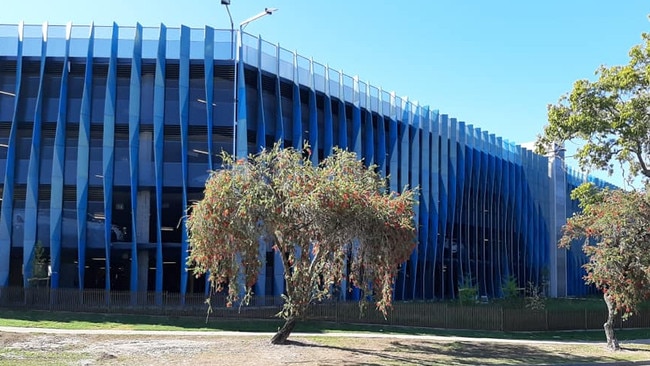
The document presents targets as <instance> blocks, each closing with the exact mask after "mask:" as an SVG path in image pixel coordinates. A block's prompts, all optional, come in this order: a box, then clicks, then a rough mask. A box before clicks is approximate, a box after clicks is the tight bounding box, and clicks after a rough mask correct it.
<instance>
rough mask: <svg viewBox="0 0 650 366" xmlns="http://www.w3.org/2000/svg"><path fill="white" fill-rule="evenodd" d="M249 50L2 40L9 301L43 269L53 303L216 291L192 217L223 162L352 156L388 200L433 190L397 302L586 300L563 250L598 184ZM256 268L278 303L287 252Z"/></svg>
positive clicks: (2, 214) (4, 36)
mask: <svg viewBox="0 0 650 366" xmlns="http://www.w3.org/2000/svg"><path fill="white" fill-rule="evenodd" d="M235 38H238V37H234V34H233V32H232V31H231V30H216V29H213V28H211V27H205V28H204V29H191V28H188V27H180V28H168V27H165V26H164V25H161V26H160V27H155V28H147V27H142V26H140V25H136V26H135V27H122V26H118V25H116V24H114V25H113V26H107V27H106V26H92V25H91V26H85V25H84V26H79V25H74V26H72V25H67V26H56V25H47V24H45V25H43V26H40V25H39V26H33V25H23V24H18V25H2V26H0V184H2V186H1V187H0V188H1V189H2V201H1V205H2V208H1V211H0V288H1V287H8V286H16V287H23V286H24V287H27V286H30V283H31V282H30V279H32V278H33V277H34V276H35V274H34V268H35V267H34V261H35V260H36V261H42V260H43V259H44V258H45V260H46V261H48V262H49V265H50V271H49V276H48V279H49V281H48V284H49V286H51V287H52V288H100V289H106V290H115V291H118V290H123V291H132V292H140V291H149V292H156V293H161V292H176V293H181V294H186V293H194V292H203V291H204V290H205V280H204V279H195V278H193V277H192V276H188V272H187V271H186V264H185V263H186V257H187V249H188V246H187V232H186V229H185V225H184V215H185V212H186V207H188V205H190V204H191V202H193V201H195V200H199V199H201V197H202V192H203V187H204V182H205V180H206V178H207V177H208V172H209V171H210V170H214V169H220V168H221V167H220V162H219V158H218V154H219V152H220V151H221V150H225V151H228V152H232V151H233V148H234V147H236V149H235V152H236V154H237V156H245V155H246V154H248V153H255V152H257V151H259V150H260V149H261V148H262V147H264V146H270V145H272V144H273V143H274V142H275V141H282V142H283V143H284V145H285V146H294V147H297V148H300V147H301V146H302V144H303V141H308V142H309V144H310V145H311V146H312V150H313V154H312V155H311V156H312V158H313V159H314V161H317V160H318V159H322V158H323V157H325V156H327V155H328V154H330V153H331V151H332V148H333V147H335V146H340V147H342V148H346V149H349V150H352V151H355V152H356V153H357V154H358V156H359V157H361V158H363V159H364V160H365V162H367V163H368V164H370V163H373V164H376V165H377V166H378V169H379V170H380V171H381V172H382V174H385V175H386V176H388V177H389V182H390V187H391V189H393V190H399V189H401V187H404V186H405V185H409V186H412V187H413V186H419V187H420V189H421V198H420V203H419V205H418V207H417V222H418V228H419V234H418V235H419V244H418V246H417V250H416V251H414V252H413V254H412V256H411V258H410V260H409V261H408V262H407V263H406V264H405V265H404V266H403V269H402V271H401V272H400V276H399V278H398V281H397V284H396V297H397V299H434V298H435V299H443V298H453V297H454V296H457V294H458V286H459V285H458V284H459V283H460V282H461V280H462V279H463V278H472V279H473V281H474V282H475V283H476V284H478V287H479V293H480V295H481V296H488V297H498V296H500V295H501V283H503V281H504V280H505V279H506V278H508V277H509V276H514V277H515V278H516V279H517V282H518V285H519V286H522V287H523V286H524V285H525V284H526V283H527V282H529V281H532V282H534V283H536V284H540V285H541V284H547V291H548V292H549V293H550V294H551V295H560V296H561V295H566V294H570V295H576V294H582V293H585V292H586V291H588V289H587V288H586V287H585V286H584V285H583V280H582V278H581V277H582V269H581V268H580V266H581V264H582V263H583V261H584V257H583V256H582V255H581V254H580V249H579V248H577V246H576V248H574V249H573V250H572V251H569V252H567V251H565V250H558V249H557V248H556V244H555V243H556V242H557V239H558V235H559V232H560V228H561V226H562V224H563V223H564V222H565V220H566V217H567V216H568V215H570V214H571V213H572V212H574V211H575V210H576V209H577V207H576V206H575V202H571V201H570V199H569V197H568V193H569V192H570V190H571V189H572V188H573V187H575V186H577V185H578V184H580V183H581V182H582V181H584V179H586V177H584V176H582V175H580V174H578V173H575V172H572V171H571V170H567V169H566V167H565V166H564V164H563V161H562V160H561V159H560V158H558V157H557V156H552V157H544V156H540V155H536V154H534V153H533V152H532V151H530V150H528V149H525V148H522V147H521V146H520V145H516V144H514V143H511V142H509V141H506V140H504V139H502V138H501V137H497V136H495V135H493V134H490V133H488V132H487V131H483V130H481V129H480V128H478V127H476V126H473V125H470V124H466V123H464V122H462V121H458V120H457V119H456V118H452V117H449V116H447V115H445V114H441V113H439V112H438V111H437V110H434V109H432V108H429V107H428V106H425V105H420V104H418V103H413V102H411V101H409V100H407V99H405V98H400V97H399V96H396V95H394V94H392V93H387V92H385V91H384V90H382V89H380V88H377V87H375V86H372V85H369V84H367V83H365V82H363V81H361V80H359V79H358V78H355V77H350V76H348V75H345V74H343V73H340V72H338V71H336V70H333V69H331V68H329V67H326V66H324V65H323V64H321V63H318V62H315V61H312V60H310V59H307V58H305V57H303V56H301V55H298V54H296V53H293V52H290V51H287V50H285V49H283V48H280V47H279V46H276V45H274V44H271V43H268V42H266V41H264V40H262V39H261V38H257V37H253V36H251V35H249V34H245V33H244V34H242V37H241V43H239V42H236V43H238V44H240V45H241V46H239V45H238V46H235V43H234V42H233V40H234V39H235ZM459 112H461V113H462V111H459ZM235 116H236V117H235ZM560 155H561V154H560ZM594 181H596V183H598V184H599V185H604V184H605V183H604V182H601V181H597V180H594ZM38 248H43V250H42V251H41V250H40V249H38ZM37 249H38V250H37ZM37 252H38V253H37ZM38 255H40V256H41V257H40V258H39V257H38ZM260 255H261V256H262V257H263V258H264V259H265V261H264V265H263V268H262V271H261V276H260V279H259V281H258V283H257V285H256V289H255V292H256V293H257V294H266V295H278V294H281V293H282V292H283V287H284V282H283V277H282V272H281V270H282V268H281V265H280V263H279V261H277V260H275V255H276V254H274V253H273V252H272V251H271V249H270V248H267V247H266V246H265V245H261V246H260ZM35 257H37V258H35ZM347 296H353V295H347Z"/></svg>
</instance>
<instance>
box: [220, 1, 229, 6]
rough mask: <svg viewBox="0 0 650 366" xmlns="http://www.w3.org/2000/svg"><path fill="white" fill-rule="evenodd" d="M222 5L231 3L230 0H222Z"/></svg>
mask: <svg viewBox="0 0 650 366" xmlns="http://www.w3.org/2000/svg"><path fill="white" fill-rule="evenodd" d="M221 5H230V0H221Z"/></svg>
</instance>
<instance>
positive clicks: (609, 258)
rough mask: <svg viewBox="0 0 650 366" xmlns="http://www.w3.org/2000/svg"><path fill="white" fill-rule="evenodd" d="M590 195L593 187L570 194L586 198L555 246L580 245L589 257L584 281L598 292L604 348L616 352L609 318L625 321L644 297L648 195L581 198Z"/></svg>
mask: <svg viewBox="0 0 650 366" xmlns="http://www.w3.org/2000/svg"><path fill="white" fill-rule="evenodd" d="M590 191H591V192H593V193H595V191H593V187H592V188H589V187H588V188H585V189H582V190H580V191H576V192H574V193H575V194H573V198H575V197H576V195H581V196H586V197H588V199H587V200H586V201H582V208H583V211H582V213H580V214H577V215H574V216H573V217H571V218H570V219H569V220H568V222H567V224H566V225H565V227H564V233H563V236H562V238H561V239H560V246H561V247H568V246H570V245H571V243H572V242H574V241H576V240H584V241H583V246H582V249H583V251H584V253H585V254H586V255H587V256H588V257H589V262H588V263H587V264H585V265H584V268H585V269H586V271H587V275H586V276H585V281H586V283H587V284H594V285H596V287H598V288H599V289H601V290H602V291H603V297H604V299H605V303H606V304H607V308H608V319H607V322H606V323H605V325H604V328H605V334H606V336H607V345H608V347H610V348H611V349H614V350H617V349H619V345H618V341H617V340H616V337H615V335H614V328H613V322H614V316H615V315H616V314H617V313H620V314H621V315H622V316H623V318H624V319H625V318H627V317H628V316H629V315H631V314H633V313H634V312H635V311H636V310H637V306H638V305H639V303H641V302H642V301H644V300H645V299H648V298H650V196H649V195H648V194H647V193H646V192H641V191H631V192H628V191H622V190H611V191H610V190H604V191H600V192H597V193H596V194H591V195H590V194H588V193H586V192H590ZM585 202H587V203H586V204H585Z"/></svg>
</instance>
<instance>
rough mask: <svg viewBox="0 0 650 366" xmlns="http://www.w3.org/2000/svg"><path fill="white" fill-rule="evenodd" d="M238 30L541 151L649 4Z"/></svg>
mask: <svg viewBox="0 0 650 366" xmlns="http://www.w3.org/2000/svg"><path fill="white" fill-rule="evenodd" d="M231 3H232V5H231V6H230V8H231V11H232V14H233V18H234V21H235V23H236V24H237V23H239V22H240V21H242V20H244V19H246V18H248V17H250V16H252V15H254V14H256V13H258V12H260V11H261V10H263V9H264V7H276V8H279V9H280V10H279V11H278V12H277V13H275V14H274V15H272V16H270V17H266V18H263V19H260V20H259V21H256V22H254V23H252V24H250V25H249V26H248V28H247V29H246V31H247V32H249V33H253V34H261V35H262V37H263V38H264V39H266V40H268V41H270V42H273V43H280V44H281V45H282V46H283V47H285V48H288V49H290V50H297V51H298V53H300V54H301V55H303V56H306V57H313V58H314V60H316V61H318V62H320V63H327V64H329V65H330V66H331V67H333V68H335V69H342V70H343V71H344V72H345V73H346V74H349V75H352V76H354V75H358V76H359V78H360V79H361V80H364V81H368V82H370V83H371V84H372V85H375V86H379V87H382V88H383V89H384V90H387V91H395V92H396V93H397V94H398V95H400V96H408V97H409V99H410V100H413V101H419V102H420V104H422V105H429V106H431V107H432V108H434V109H439V110H440V111H441V113H446V114H449V115H450V116H453V117H457V118H458V119H459V120H462V121H465V122H467V123H471V124H473V125H475V126H478V127H481V128H482V129H484V130H488V131H490V132H493V133H496V134H497V135H499V136H502V137H504V138H506V139H508V140H511V141H514V142H517V143H523V142H528V141H532V140H534V139H535V136H536V135H537V134H538V133H540V132H541V130H542V127H543V126H544V124H545V123H546V106H547V104H549V103H554V102H556V101H557V99H558V98H559V97H560V96H561V95H562V94H563V93H566V92H567V91H569V90H571V87H572V84H573V82H574V81H575V80H576V79H580V78H593V77H594V76H593V75H594V71H595V70H596V68H597V67H598V66H600V65H601V64H605V65H617V64H622V63H626V62H627V52H628V50H629V48H630V47H631V46H633V45H635V44H638V43H640V41H641V38H640V34H641V33H642V32H646V31H650V22H649V21H648V14H650V2H648V1H647V0H625V1H613V0H609V1H604V0H564V1H560V0H546V1H516V0H509V1H505V0H492V1H485V0H466V1H457V0H435V1H434V0H417V1H398V0H395V1H385V0H330V1H316V0H248V1H247V0H232V1H231ZM20 20H23V21H25V22H26V23H37V24H40V23H42V22H44V21H48V22H50V23H53V24H65V23H67V22H68V21H72V22H73V23H76V24H88V23H90V22H91V21H94V22H95V24H98V25H110V24H112V22H113V21H115V22H117V23H118V24H119V25H134V24H135V23H136V22H140V23H141V24H142V25H144V26H157V25H158V24H160V23H161V22H162V23H165V24H166V25H167V26H179V25H181V24H185V25H188V26H193V27H203V26H205V25H206V24H208V25H211V26H213V27H216V28H224V29H227V28H229V27H230V22H229V20H228V15H227V13H226V11H225V9H224V7H223V6H222V5H220V0H176V1H172V0H110V1H90V0H59V1H51V0H22V1H5V3H4V4H3V5H2V11H0V23H17V22H18V21H20Z"/></svg>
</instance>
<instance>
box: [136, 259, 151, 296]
mask: <svg viewBox="0 0 650 366" xmlns="http://www.w3.org/2000/svg"><path fill="white" fill-rule="evenodd" d="M148 284H149V251H148V250H138V293H140V294H143V295H144V293H146V292H147V290H148Z"/></svg>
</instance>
